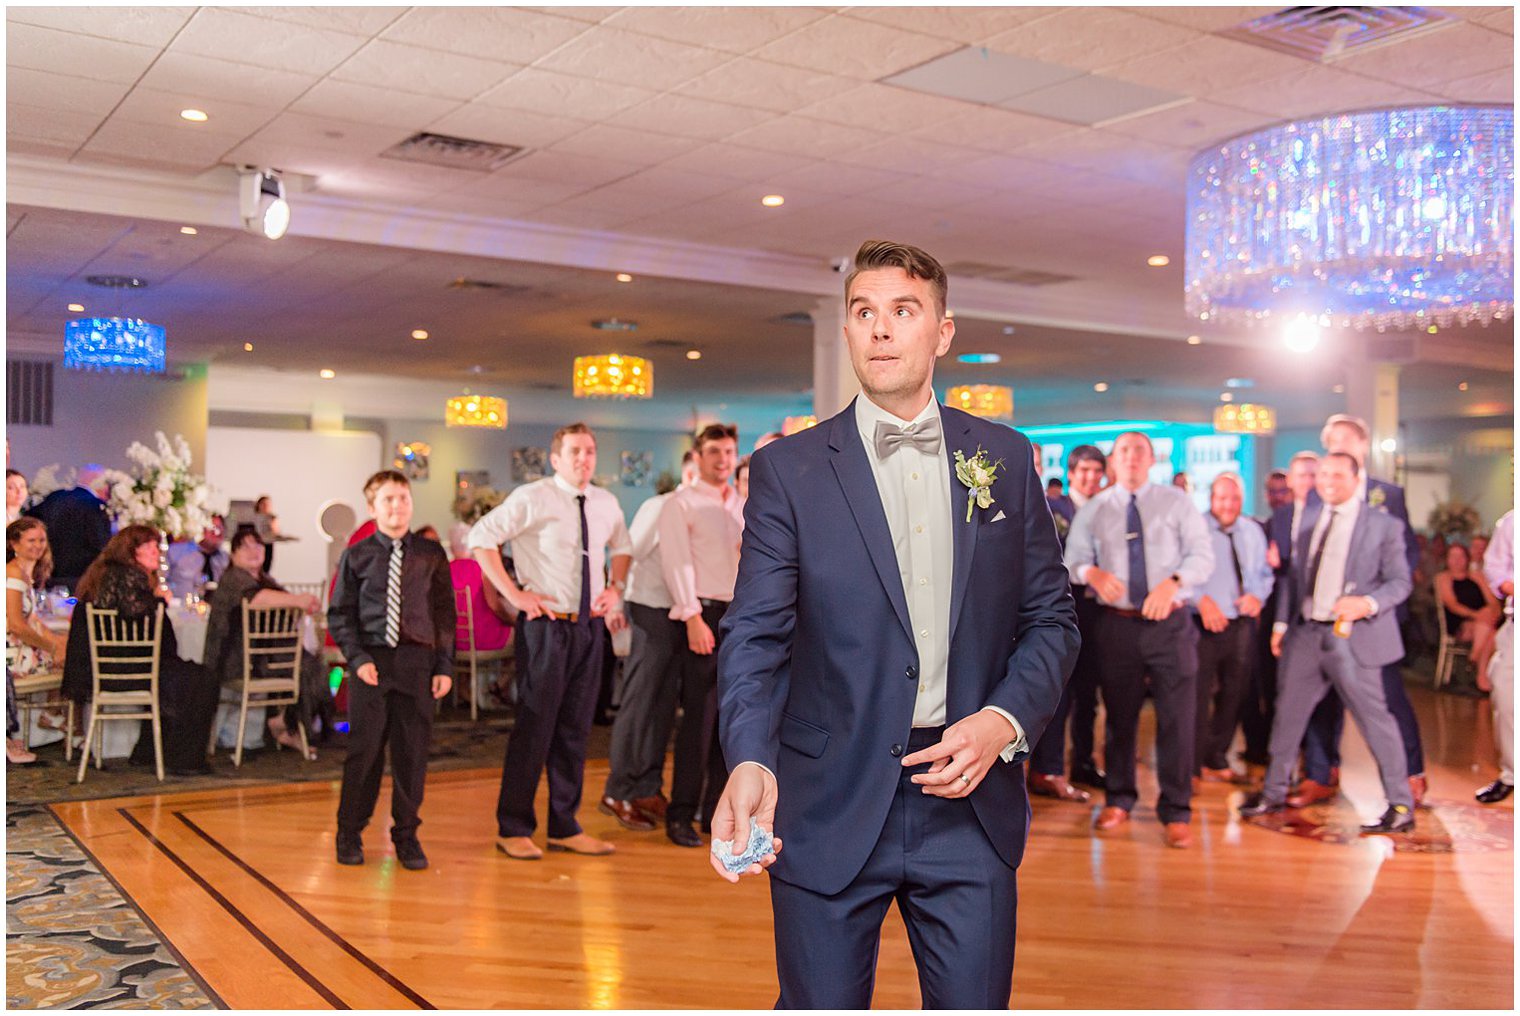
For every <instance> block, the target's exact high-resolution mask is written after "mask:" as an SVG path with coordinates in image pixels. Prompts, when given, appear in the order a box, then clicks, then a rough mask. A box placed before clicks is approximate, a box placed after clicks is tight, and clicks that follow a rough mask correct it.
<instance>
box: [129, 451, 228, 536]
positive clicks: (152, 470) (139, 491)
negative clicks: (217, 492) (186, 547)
mask: <svg viewBox="0 0 1520 1016" xmlns="http://www.w3.org/2000/svg"><path fill="white" fill-rule="evenodd" d="M153 436H154V438H155V440H156V444H157V446H158V447H157V450H156V451H155V450H154V449H152V448H149V447H148V446H147V445H145V444H143V443H142V442H140V441H133V442H132V444H131V446H130V447H129V448H128V449H127V458H128V459H130V460H131V461H132V463H133V468H132V471H131V472H130V473H123V472H121V471H119V470H115V469H111V470H107V471H106V478H107V479H108V480H109V482H110V484H111V495H110V497H109V498H108V499H107V507H108V508H109V510H110V512H111V515H112V516H113V517H114V518H115V519H116V524H117V525H118V526H127V525H132V524H133V523H142V524H143V525H148V526H153V527H154V528H155V529H157V530H159V531H160V532H161V533H163V534H164V535H165V536H166V537H171V538H172V537H176V536H182V537H186V538H188V539H191V540H199V539H200V538H201V535H202V534H203V533H204V532H205V531H206V529H207V528H208V527H209V526H210V525H211V511H210V509H209V508H208V507H207V505H206V499H207V497H208V496H209V495H210V489H209V488H208V487H207V486H206V479H205V477H203V476H197V475H196V474H194V473H192V472H190V460H191V455H190V443H189V442H188V441H186V440H185V438H184V435H182V434H176V435H175V436H174V441H173V442H172V443H171V442H170V441H169V439H168V438H167V437H165V436H164V432H163V431H156V432H155V433H154V435H153Z"/></svg>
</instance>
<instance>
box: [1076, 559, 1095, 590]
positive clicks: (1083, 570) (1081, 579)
mask: <svg viewBox="0 0 1520 1016" xmlns="http://www.w3.org/2000/svg"><path fill="white" fill-rule="evenodd" d="M1092 570H1093V566H1092V565H1090V564H1084V565H1083V566H1082V567H1080V568H1078V569H1077V582H1078V583H1080V584H1081V585H1084V586H1087V585H1091V584H1092V583H1090V582H1088V581H1087V575H1088V573H1089V572H1091V571H1092Z"/></svg>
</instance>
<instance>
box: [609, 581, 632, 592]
mask: <svg viewBox="0 0 1520 1016" xmlns="http://www.w3.org/2000/svg"><path fill="white" fill-rule="evenodd" d="M608 585H610V586H612V588H613V589H616V590H617V591H618V592H619V593H622V592H624V591H625V590H627V588H628V580H627V579H613V580H612V581H611V582H610V583H608Z"/></svg>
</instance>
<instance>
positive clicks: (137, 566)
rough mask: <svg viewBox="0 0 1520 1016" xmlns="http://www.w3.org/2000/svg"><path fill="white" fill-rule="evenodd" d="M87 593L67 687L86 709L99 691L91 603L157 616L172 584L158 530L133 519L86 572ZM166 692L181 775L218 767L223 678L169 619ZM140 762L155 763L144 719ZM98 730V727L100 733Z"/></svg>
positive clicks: (161, 666) (135, 756)
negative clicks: (188, 656) (195, 659)
mask: <svg viewBox="0 0 1520 1016" xmlns="http://www.w3.org/2000/svg"><path fill="white" fill-rule="evenodd" d="M76 595H77V596H78V598H79V603H78V606H76V607H75V609H74V618H73V622H72V623H71V624H70V625H69V643H68V646H69V648H68V654H67V657H66V659H65V661H64V668H63V692H64V694H65V695H68V696H69V697H70V698H72V699H74V700H75V701H76V702H77V703H79V705H80V709H81V714H82V713H83V710H84V709H85V708H86V707H87V703H88V702H89V700H90V696H91V695H92V694H94V678H93V676H92V669H91V668H92V661H91V658H90V657H91V654H90V636H89V627H88V623H87V621H86V620H85V616H86V613H85V607H86V606H87V605H93V606H95V607H97V608H99V609H102V610H115V611H118V612H120V614H121V616H122V617H124V618H131V619H141V618H144V617H147V618H151V617H152V615H153V612H154V610H155V608H156V607H157V606H158V604H159V602H160V601H162V602H164V603H165V604H166V605H167V603H168V602H169V599H170V596H169V591H168V590H167V589H165V588H164V587H163V586H162V585H160V584H159V581H158V530H156V529H154V528H153V527H151V526H141V525H132V526H127V527H125V528H124V529H122V531H121V532H119V533H117V534H116V535H115V536H113V537H111V539H110V542H108V543H107V544H106V546H105V549H104V550H102V551H101V552H100V556H99V557H97V558H96V559H95V560H94V561H93V562H91V564H90V566H89V568H87V569H86V570H85V573H84V575H83V577H81V578H80V580H79V586H78V589H77V590H76ZM150 630H151V629H150ZM158 698H159V710H160V713H161V717H162V723H163V740H164V768H165V769H167V770H168V771H169V772H170V773H171V774H173V775H175V776H201V775H205V774H207V773H210V772H211V771H212V770H211V766H210V764H209V763H208V762H207V760H206V749H207V746H208V745H209V743H210V740H211V724H212V722H213V721H214V720H215V718H216V705H217V687H216V682H215V681H213V680H211V679H210V678H208V677H207V675H206V672H205V670H203V669H202V668H201V666H200V665H199V664H196V663H190V662H188V661H186V660H182V659H180V657H179V643H178V642H177V641H176V639H175V637H174V626H173V625H170V624H165V625H164V630H163V637H162V638H161V639H160V640H159V660H158ZM142 731H143V732H142V733H141V734H139V735H138V738H137V746H136V747H135V748H133V750H132V762H133V763H134V764H145V765H152V764H153V733H152V727H151V725H150V724H149V723H148V722H147V721H146V720H144V721H143V725H142ZM97 736H98V735H97Z"/></svg>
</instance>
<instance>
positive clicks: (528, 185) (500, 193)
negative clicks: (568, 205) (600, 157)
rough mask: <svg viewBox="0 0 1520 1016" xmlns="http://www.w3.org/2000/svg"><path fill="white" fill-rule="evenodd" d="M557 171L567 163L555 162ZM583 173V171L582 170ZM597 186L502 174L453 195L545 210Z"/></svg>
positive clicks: (460, 189)
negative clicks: (545, 207) (546, 206)
mask: <svg viewBox="0 0 1520 1016" xmlns="http://www.w3.org/2000/svg"><path fill="white" fill-rule="evenodd" d="M541 157H543V156H540V155H532V156H527V157H526V158H529V159H534V158H541ZM554 161H555V162H556V168H563V166H564V163H563V162H562V161H560V160H558V158H557V157H555V158H554ZM582 172H584V169H582ZM595 186H596V185H595V184H594V183H579V182H571V181H569V180H565V179H563V178H561V179H530V178H524V177H509V176H503V175H502V174H501V173H500V172H496V173H492V174H491V175H490V176H488V177H483V178H482V179H480V180H476V181H472V182H470V183H468V184H466V185H465V186H463V187H456V188H454V190H452V191H450V192H449V193H451V194H457V195H461V196H478V197H480V198H482V199H483V200H487V201H500V202H506V203H510V204H517V205H525V206H528V207H532V208H542V207H543V206H544V205H554V204H558V203H559V202H561V201H563V200H565V199H566V198H571V197H574V196H575V195H577V194H584V193H586V191H588V190H592V189H593V188H594V187H595Z"/></svg>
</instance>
